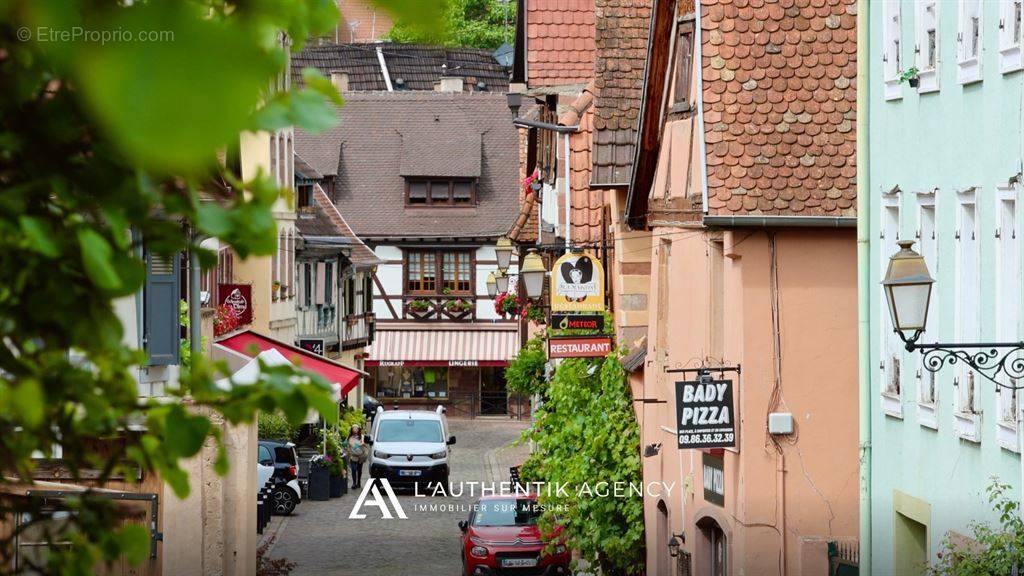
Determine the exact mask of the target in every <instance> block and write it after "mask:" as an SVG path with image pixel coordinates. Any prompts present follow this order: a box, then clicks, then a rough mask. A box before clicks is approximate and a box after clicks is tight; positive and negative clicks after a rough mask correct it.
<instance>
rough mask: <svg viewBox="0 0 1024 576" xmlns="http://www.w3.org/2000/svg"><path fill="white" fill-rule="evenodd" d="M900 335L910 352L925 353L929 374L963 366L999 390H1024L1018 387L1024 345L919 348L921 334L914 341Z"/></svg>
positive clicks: (1023, 364)
mask: <svg viewBox="0 0 1024 576" xmlns="http://www.w3.org/2000/svg"><path fill="white" fill-rule="evenodd" d="M897 334H899V335H900V338H901V339H902V340H903V342H904V343H906V345H907V346H906V347H907V350H909V351H911V352H913V351H914V350H919V351H920V352H921V354H922V355H923V356H924V368H925V370H928V371H929V372H938V371H939V370H941V369H942V368H943V367H944V366H955V365H957V364H958V363H961V362H963V363H964V364H966V365H967V366H968V367H969V368H970V369H971V370H973V371H974V372H976V373H977V374H980V375H981V376H982V377H983V378H985V379H986V380H988V381H989V382H992V383H993V384H995V385H996V386H997V387H999V388H1006V389H1009V390H1024V385H1016V384H1014V383H1015V382H1017V381H1018V380H1024V342H995V343H991V342H989V343H979V344H950V343H934V344H918V343H917V339H918V338H920V336H921V333H920V332H915V333H914V335H913V336H912V337H910V338H907V337H906V336H904V335H903V333H902V332H899V331H897ZM1000 378H1005V379H1009V380H1010V382H1012V383H1009V384H1008V383H1005V382H1001V381H1000Z"/></svg>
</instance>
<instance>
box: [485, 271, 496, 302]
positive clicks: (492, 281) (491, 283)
mask: <svg viewBox="0 0 1024 576" xmlns="http://www.w3.org/2000/svg"><path fill="white" fill-rule="evenodd" d="M487 295H488V296H490V297H491V298H494V297H495V296H497V295H498V282H497V279H496V278H495V277H494V272H491V273H490V274H488V275H487Z"/></svg>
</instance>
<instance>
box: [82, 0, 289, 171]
mask: <svg viewBox="0 0 1024 576" xmlns="http://www.w3.org/2000/svg"><path fill="white" fill-rule="evenodd" d="M201 10H203V4H202V3H192V2H147V3H142V2H138V3H135V4H134V5H132V6H129V7H121V8H117V9H113V10H110V11H109V13H107V14H105V15H104V16H105V18H103V19H102V20H100V19H97V23H96V27H98V28H100V29H98V30H96V32H97V33H107V34H110V35H112V36H113V35H116V34H119V35H120V37H125V36H127V35H131V37H133V38H143V37H146V38H151V40H150V41H112V42H88V41H83V42H80V43H78V44H77V46H75V50H74V51H73V53H72V54H73V56H72V62H73V70H74V72H75V78H76V81H77V83H78V84H79V85H80V86H81V87H82V89H83V91H84V93H85V96H86V98H87V100H88V103H89V105H90V107H91V109H92V110H93V112H94V114H95V115H96V117H97V118H98V119H99V121H100V122H101V124H102V125H103V127H104V128H106V131H107V133H108V134H109V136H110V137H111V138H113V139H114V141H115V142H116V143H117V144H118V145H119V146H120V147H121V149H122V151H123V152H124V153H125V154H126V155H127V156H128V157H129V158H130V159H131V160H132V161H133V162H135V163H138V164H139V165H141V166H143V167H146V168H148V169H150V170H151V171H153V172H157V173H163V174H170V173H175V172H177V173H184V174H197V173H199V172H201V171H202V170H204V169H206V168H208V167H209V166H211V165H213V163H214V159H215V155H216V152H217V150H218V149H219V148H221V147H223V146H224V144H225V143H226V142H229V141H231V140H232V139H234V138H237V137H238V133H239V131H240V130H241V129H243V128H244V127H245V125H246V121H247V119H248V117H249V114H250V112H251V111H252V110H253V109H255V107H256V105H257V104H258V102H259V98H260V95H261V91H262V90H263V89H265V87H266V86H268V85H270V84H271V81H272V80H273V78H274V76H275V74H277V73H279V72H284V70H283V68H284V59H283V58H282V57H281V56H282V50H281V49H280V48H279V47H277V46H267V45H266V43H264V42H262V41H261V39H260V36H259V35H260V34H261V33H262V30H261V29H260V28H259V27H257V26H255V25H253V24H250V23H249V21H247V20H243V19H242V18H237V17H236V18H216V17H214V18H211V17H209V14H205V13H204V12H202V11H201ZM94 16H98V15H94ZM153 34H156V36H152V35H153Z"/></svg>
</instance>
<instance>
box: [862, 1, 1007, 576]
mask: <svg viewBox="0 0 1024 576" xmlns="http://www.w3.org/2000/svg"><path fill="white" fill-rule="evenodd" d="M870 10H871V2H870V0H857V157H856V158H857V316H858V318H857V340H858V346H857V349H858V358H857V364H858V368H859V369H858V376H857V385H858V388H859V390H858V391H859V402H858V417H859V423H860V426H859V428H860V435H859V436H860V437H859V442H860V562H859V564H860V568H859V570H860V573H861V575H862V576H871V567H872V558H871V553H872V548H873V545H872V542H871V538H872V526H871V522H872V519H871V510H872V502H871V496H872V489H871V474H872V472H871V442H872V433H873V431H872V421H871V415H872V410H873V409H874V406H875V401H876V400H875V398H877V397H876V396H875V395H874V393H873V392H872V388H871V376H872V374H873V371H872V368H871V331H872V330H873V329H874V328H875V326H873V325H872V323H871V293H872V291H873V290H877V287H873V286H871V229H870V226H871V216H870V215H871V182H870V177H871V173H870V171H869V164H868V163H869V162H870V160H871V155H870V143H869V140H868V137H869V125H868V120H869V116H868V115H869V114H870V107H871V105H870V101H869V98H870V94H869V92H870V91H869V90H868V86H869V85H870V82H868V80H870V75H871V69H870V64H869V63H870V62H871V58H870V56H871V54H870V52H871V50H870V40H871V35H870V32H869V30H868V27H869V25H870V24H869V21H870V12H869V11H870ZM876 294H877V292H876ZM883 314H884V312H883ZM1022 463H1024V460H1022Z"/></svg>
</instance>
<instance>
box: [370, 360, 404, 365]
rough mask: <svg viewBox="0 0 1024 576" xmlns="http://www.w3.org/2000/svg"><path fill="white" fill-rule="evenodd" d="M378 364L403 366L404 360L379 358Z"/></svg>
mask: <svg viewBox="0 0 1024 576" xmlns="http://www.w3.org/2000/svg"><path fill="white" fill-rule="evenodd" d="M377 365H378V366H405V360H381V361H380V363H379V364H377Z"/></svg>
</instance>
